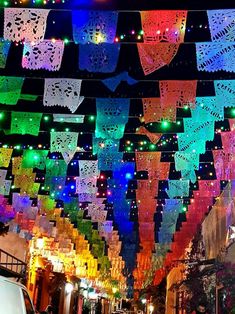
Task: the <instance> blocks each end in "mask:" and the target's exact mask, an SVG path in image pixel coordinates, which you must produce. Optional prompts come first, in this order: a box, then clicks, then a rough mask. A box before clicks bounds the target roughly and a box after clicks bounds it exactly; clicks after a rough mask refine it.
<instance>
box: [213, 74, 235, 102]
mask: <svg viewBox="0 0 235 314" xmlns="http://www.w3.org/2000/svg"><path fill="white" fill-rule="evenodd" d="M214 85H215V94H216V98H217V102H219V103H220V104H221V105H222V104H223V105H224V107H234V105H235V80H233V81H232V80H220V81H214Z"/></svg>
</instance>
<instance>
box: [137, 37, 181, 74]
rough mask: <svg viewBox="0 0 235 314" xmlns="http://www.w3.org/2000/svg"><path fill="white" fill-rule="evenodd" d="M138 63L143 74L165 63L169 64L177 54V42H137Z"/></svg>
mask: <svg viewBox="0 0 235 314" xmlns="http://www.w3.org/2000/svg"><path fill="white" fill-rule="evenodd" d="M137 48H138V52H139V57H140V63H141V66H142V69H143V72H144V75H149V74H151V73H153V72H155V71H156V70H158V69H160V68H162V67H163V66H165V65H169V64H170V63H171V61H172V60H173V59H174V57H175V56H176V54H177V51H178V49H179V44H172V43H157V44H149V43H148V44H144V43H138V44H137Z"/></svg>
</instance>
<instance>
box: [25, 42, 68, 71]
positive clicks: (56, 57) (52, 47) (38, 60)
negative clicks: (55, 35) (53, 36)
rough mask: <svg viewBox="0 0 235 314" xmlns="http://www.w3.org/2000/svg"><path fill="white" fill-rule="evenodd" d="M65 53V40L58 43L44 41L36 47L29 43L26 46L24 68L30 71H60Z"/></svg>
mask: <svg viewBox="0 0 235 314" xmlns="http://www.w3.org/2000/svg"><path fill="white" fill-rule="evenodd" d="M63 53H64V41H63V40H57V41H56V42H52V41H50V40H48V41H47V40H44V41H42V42H40V43H37V44H35V45H32V44H31V43H28V42H27V43H25V44H24V50H23V57H22V67H23V68H26V69H30V70H39V69H44V70H48V71H58V70H59V69H60V67H61V62H62V57H63Z"/></svg>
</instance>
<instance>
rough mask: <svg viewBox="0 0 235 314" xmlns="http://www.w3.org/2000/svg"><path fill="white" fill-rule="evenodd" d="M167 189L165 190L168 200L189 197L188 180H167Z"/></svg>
mask: <svg viewBox="0 0 235 314" xmlns="http://www.w3.org/2000/svg"><path fill="white" fill-rule="evenodd" d="M168 186H169V189H168V190H166V193H167V195H168V196H169V198H175V197H178V196H182V197H188V196H189V180H169V181H168Z"/></svg>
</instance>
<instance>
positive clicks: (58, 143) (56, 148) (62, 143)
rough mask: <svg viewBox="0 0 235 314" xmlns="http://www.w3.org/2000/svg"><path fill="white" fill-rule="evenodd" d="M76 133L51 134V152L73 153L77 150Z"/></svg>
mask: <svg viewBox="0 0 235 314" xmlns="http://www.w3.org/2000/svg"><path fill="white" fill-rule="evenodd" d="M77 141H78V133H77V132H51V148H50V151H51V152H60V153H63V152H68V151H71V152H74V153H75V151H76V149H77Z"/></svg>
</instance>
